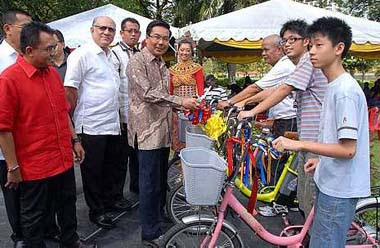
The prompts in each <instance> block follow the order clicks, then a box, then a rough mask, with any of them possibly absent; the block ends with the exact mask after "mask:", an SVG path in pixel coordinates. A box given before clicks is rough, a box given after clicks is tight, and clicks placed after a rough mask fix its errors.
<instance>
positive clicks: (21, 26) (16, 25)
mask: <svg viewBox="0 0 380 248" xmlns="http://www.w3.org/2000/svg"><path fill="white" fill-rule="evenodd" d="M9 25H11V26H15V27H17V28H21V29H22V28H24V27H25V26H26V24H24V25H18V24H9Z"/></svg>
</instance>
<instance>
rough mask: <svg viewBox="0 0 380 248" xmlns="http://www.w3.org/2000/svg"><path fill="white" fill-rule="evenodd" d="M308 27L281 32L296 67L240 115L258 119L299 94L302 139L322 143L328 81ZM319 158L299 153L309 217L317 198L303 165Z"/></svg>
mask: <svg viewBox="0 0 380 248" xmlns="http://www.w3.org/2000/svg"><path fill="white" fill-rule="evenodd" d="M307 28H308V26H307V24H306V22H305V21H303V20H299V19H297V20H291V21H288V22H286V23H285V24H284V25H283V26H282V28H281V31H280V36H281V38H282V42H281V44H282V45H283V47H284V49H285V53H286V55H287V56H288V57H289V58H290V59H291V60H292V61H293V63H294V64H296V65H297V66H296V69H295V70H294V72H293V73H292V74H291V75H290V76H289V77H288V78H287V79H286V80H285V81H284V83H283V84H282V85H281V86H279V87H278V88H277V89H276V90H275V91H274V92H273V93H272V94H271V95H270V97H267V98H265V100H264V101H262V102H261V103H260V104H259V105H257V106H256V107H255V108H253V109H252V110H250V111H243V112H240V114H239V118H240V119H242V118H246V117H251V116H255V115H257V114H259V113H261V112H264V111H266V110H267V109H269V108H271V107H272V106H274V105H276V104H277V103H279V102H280V101H282V100H283V99H284V98H285V97H286V96H288V95H289V94H291V93H292V91H296V94H297V96H296V106H297V120H298V123H297V130H298V134H299V139H300V140H310V141H318V134H319V123H320V114H321V110H322V102H323V97H324V94H325V91H326V87H327V78H326V77H325V76H324V74H323V72H322V71H321V70H320V69H317V68H314V67H313V65H312V63H311V61H310V56H309V53H308V50H307V49H308V45H309V41H310V39H309V38H308V37H307ZM316 156H317V155H315V154H313V153H310V152H299V153H298V158H299V159H298V185H297V198H298V200H299V208H300V210H301V213H303V214H304V215H306V216H307V215H308V214H309V213H310V210H311V208H312V206H313V203H314V199H315V184H314V180H313V176H310V175H306V174H305V172H304V169H303V165H304V164H305V163H306V161H307V160H308V159H309V158H313V157H316Z"/></svg>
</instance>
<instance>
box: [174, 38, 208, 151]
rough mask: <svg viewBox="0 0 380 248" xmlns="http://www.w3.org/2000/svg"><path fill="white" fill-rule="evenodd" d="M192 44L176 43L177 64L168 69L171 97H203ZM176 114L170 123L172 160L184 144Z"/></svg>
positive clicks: (202, 85) (200, 77) (183, 41)
mask: <svg viewBox="0 0 380 248" xmlns="http://www.w3.org/2000/svg"><path fill="white" fill-rule="evenodd" d="M192 55H193V43H192V42H191V41H189V40H181V41H179V42H178V61H179V62H178V63H177V64H175V65H174V66H172V67H170V68H169V74H170V81H169V92H170V94H171V95H176V96H181V97H194V96H201V95H203V91H204V79H203V69H202V66H201V65H200V64H197V63H195V62H193V61H192ZM178 120H179V118H178V114H177V113H175V112H173V123H172V130H171V131H172V134H171V137H172V149H173V150H174V152H175V155H174V159H176V158H177V157H178V153H179V151H180V150H181V149H182V148H184V147H185V144H184V143H182V142H180V141H179V138H178Z"/></svg>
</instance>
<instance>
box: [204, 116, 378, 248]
mask: <svg viewBox="0 0 380 248" xmlns="http://www.w3.org/2000/svg"><path fill="white" fill-rule="evenodd" d="M243 126H244V122H241V123H239V126H238V129H237V130H238V131H237V135H236V136H235V137H239V134H240V132H241V128H242V127H243ZM249 143H250V140H248V146H246V147H245V150H244V152H243V155H242V156H241V158H240V162H239V163H237V164H238V165H239V166H240V165H241V162H242V161H243V159H244V158H245V156H246V154H247V152H248V149H249ZM238 171H239V170H238V168H237V167H236V165H233V167H232V171H231V175H230V177H229V178H228V179H227V182H226V184H225V186H224V189H225V193H224V195H223V200H222V202H221V205H220V208H219V211H218V220H217V223H216V227H215V229H214V230H211V232H212V234H211V236H207V237H206V238H205V239H204V240H203V241H202V243H201V247H202V248H205V247H206V244H207V243H208V242H209V244H208V248H213V247H214V246H215V244H216V242H217V239H218V237H219V234H220V232H221V229H222V226H223V222H224V218H225V215H226V210H227V207H228V206H229V207H231V208H232V209H233V211H234V212H235V213H237V215H238V216H239V217H240V218H241V219H242V220H243V221H244V222H245V223H246V224H247V225H248V226H250V227H251V229H252V230H253V231H254V233H256V234H257V235H258V236H259V237H260V238H262V239H263V240H265V241H267V242H269V243H271V244H273V245H279V246H286V247H288V248H300V247H302V241H303V240H304V239H305V237H306V234H307V233H308V230H309V229H310V226H311V224H312V221H313V217H314V207H313V208H312V210H311V211H310V214H309V215H308V217H307V218H306V221H305V223H304V225H302V229H301V231H300V232H299V233H298V234H295V235H292V236H277V235H274V234H272V233H270V232H269V231H267V230H266V229H265V228H264V226H262V225H261V224H260V222H259V221H258V220H257V219H256V218H255V217H254V215H255V211H254V212H253V214H251V213H249V212H248V210H247V208H245V207H244V206H243V205H242V204H241V203H240V202H239V200H238V199H237V198H236V197H235V196H234V194H233V188H234V181H235V179H236V178H237V175H238ZM253 193H255V192H253ZM297 227H299V226H297ZM351 227H353V228H355V230H356V231H358V232H360V233H362V234H364V236H366V237H367V238H368V241H369V242H371V244H368V245H367V244H365V245H346V247H347V248H348V247H350V248H354V247H362V248H373V247H379V245H378V243H377V241H376V240H375V239H374V238H372V237H370V236H369V235H367V233H366V231H365V230H363V228H361V227H360V226H359V225H357V224H356V223H354V222H353V224H352V225H351ZM289 228H291V227H286V228H285V229H284V230H283V232H284V231H286V230H288V229H289Z"/></svg>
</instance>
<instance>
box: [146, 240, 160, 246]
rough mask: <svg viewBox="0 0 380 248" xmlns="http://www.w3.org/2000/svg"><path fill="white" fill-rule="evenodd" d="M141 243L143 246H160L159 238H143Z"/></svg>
mask: <svg viewBox="0 0 380 248" xmlns="http://www.w3.org/2000/svg"><path fill="white" fill-rule="evenodd" d="M142 244H143V246H144V247H153V248H159V247H160V243H159V239H153V240H147V239H143V240H142Z"/></svg>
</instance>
